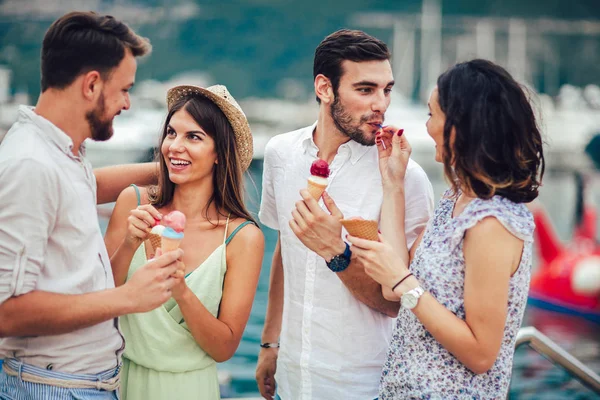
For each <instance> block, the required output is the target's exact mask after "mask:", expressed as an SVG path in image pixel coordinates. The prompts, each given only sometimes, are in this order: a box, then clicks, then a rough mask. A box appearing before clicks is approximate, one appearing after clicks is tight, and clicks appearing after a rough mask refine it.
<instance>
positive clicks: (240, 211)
mask: <svg viewBox="0 0 600 400" xmlns="http://www.w3.org/2000/svg"><path fill="white" fill-rule="evenodd" d="M179 110H185V111H187V112H188V113H189V114H190V115H191V116H192V118H193V119H194V121H196V123H197V124H198V125H200V126H201V127H202V129H203V130H204V131H205V132H206V133H207V134H208V135H209V136H210V137H211V138H212V139H213V140H214V142H215V151H216V153H217V160H218V163H216V164H215V165H214V166H213V174H212V178H213V188H214V191H213V194H212V195H211V197H210V198H209V200H208V202H207V203H206V206H205V212H206V214H205V216H206V219H207V220H208V221H210V219H209V215H208V209H209V207H210V205H211V204H212V203H215V206H216V208H217V212H218V215H223V216H227V214H229V213H231V215H232V216H234V217H238V218H244V219H247V220H250V221H252V222H254V223H255V224H256V221H255V220H254V218H252V216H251V215H250V212H249V211H248V210H247V209H246V205H245V203H244V177H243V171H242V169H241V167H240V162H239V158H238V153H237V150H236V145H237V143H236V141H235V134H234V133H233V128H232V127H231V124H230V123H229V121H228V120H227V118H226V117H225V115H224V114H223V112H222V111H221V109H220V108H219V107H218V106H217V105H216V104H215V103H213V102H212V101H211V100H209V99H207V98H206V97H203V96H199V95H195V96H189V97H185V98H182V99H180V100H178V101H177V102H176V103H174V104H173V106H172V107H171V109H170V110H169V112H168V114H167V119H166V121H165V124H164V126H163V130H162V135H161V138H160V143H159V146H158V152H157V154H156V158H157V161H158V163H159V165H160V167H159V172H158V185H157V186H151V187H150V188H149V189H148V199H149V200H150V203H151V204H152V205H154V206H156V207H165V206H167V205H169V204H171V202H172V201H173V195H174V193H175V186H176V184H174V183H173V182H171V180H170V179H169V171H168V169H167V163H166V160H165V158H164V156H163V154H162V151H160V148H161V145H162V143H163V141H164V140H165V137H166V135H167V127H168V125H169V122H170V121H171V117H173V114H175V113H176V112H177V111H179ZM223 211H224V212H226V213H227V214H222V212H223ZM211 223H212V222H211ZM217 224H218V221H217ZM215 225H216V224H215Z"/></svg>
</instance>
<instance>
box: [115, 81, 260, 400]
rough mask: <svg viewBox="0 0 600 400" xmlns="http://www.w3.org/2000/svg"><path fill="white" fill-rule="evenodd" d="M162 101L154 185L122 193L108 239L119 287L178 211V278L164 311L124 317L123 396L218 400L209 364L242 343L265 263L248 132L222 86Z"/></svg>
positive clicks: (188, 89) (175, 91) (190, 89)
mask: <svg viewBox="0 0 600 400" xmlns="http://www.w3.org/2000/svg"><path fill="white" fill-rule="evenodd" d="M167 104H168V114H167V119H166V122H165V126H164V128H163V132H162V136H161V143H160V147H159V152H158V161H159V173H158V185H157V186H154V187H149V188H138V187H135V186H134V187H130V188H128V189H126V190H125V191H123V193H121V195H120V196H119V198H118V200H117V203H116V205H115V210H114V212H113V215H112V218H111V220H110V222H109V225H108V229H107V232H106V237H105V241H106V246H107V248H108V252H109V254H110V255H111V263H112V268H113V273H114V277H115V283H116V285H117V286H119V285H122V284H123V283H124V282H125V281H126V280H127V279H128V278H129V277H130V276H131V275H132V274H133V273H134V272H135V271H136V270H137V269H138V268H139V267H140V266H142V265H143V264H144V262H145V261H146V260H147V259H150V258H153V257H154V256H155V253H154V250H153V248H152V246H151V244H150V241H149V240H148V237H149V234H150V230H151V227H152V226H153V225H154V224H155V220H160V219H161V218H162V216H163V215H166V214H167V213H169V212H170V211H173V210H178V211H180V212H183V214H185V216H186V217H187V218H186V219H187V222H186V224H185V235H184V238H183V240H182V242H181V245H180V247H181V248H182V249H183V250H184V256H183V263H184V264H185V279H184V280H183V281H182V282H181V284H179V285H177V286H175V287H173V289H172V295H173V297H172V298H171V299H170V300H169V301H167V303H165V304H164V306H162V307H159V308H158V309H156V310H154V311H152V312H148V313H144V314H132V315H129V316H128V317H126V318H122V319H121V327H122V329H123V333H124V336H125V339H126V342H127V346H126V348H125V352H124V355H123V360H124V363H123V374H122V395H123V398H124V399H128V400H135V399H144V400H148V399H198V398H202V399H218V398H220V395H219V383H218V380H217V369H216V362H222V361H225V360H228V359H229V358H231V357H232V356H233V354H234V352H235V350H236V349H237V347H238V345H239V343H240V339H241V337H242V333H243V331H244V328H245V326H246V323H247V321H248V317H249V315H250V310H251V308H252V301H253V299H254V293H255V292H256V286H257V284H258V277H259V273H260V267H261V263H262V257H263V249H264V238H263V235H262V233H261V231H260V229H259V228H258V227H257V226H256V223H255V222H254V220H253V219H252V217H251V216H250V213H249V212H248V210H247V209H246V206H245V205H244V189H243V172H244V171H245V170H246V169H247V168H248V166H249V165H250V161H251V160H252V134H251V133H250V127H249V125H248V121H247V120H246V117H245V116H244V113H243V112H242V110H241V109H240V107H239V105H238V104H237V103H236V101H235V100H234V99H233V97H231V95H230V94H229V93H228V92H227V89H226V88H225V87H224V86H218V85H217V86H212V87H209V88H206V89H205V88H200V87H195V86H178V87H175V88H172V89H170V90H169V92H168V94H167ZM159 251H160V249H157V250H156V252H159Z"/></svg>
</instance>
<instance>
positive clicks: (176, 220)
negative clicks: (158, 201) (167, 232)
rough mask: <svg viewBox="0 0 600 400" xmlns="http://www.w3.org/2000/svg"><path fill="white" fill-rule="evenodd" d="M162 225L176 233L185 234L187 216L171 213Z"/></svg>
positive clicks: (180, 213) (177, 212)
mask: <svg viewBox="0 0 600 400" xmlns="http://www.w3.org/2000/svg"><path fill="white" fill-rule="evenodd" d="M162 224H163V225H164V226H166V227H167V228H171V229H173V230H174V231H175V232H183V228H184V227H185V215H184V214H183V213H182V212H181V211H171V212H170V213H168V214H167V215H165V216H164V218H163V219H162Z"/></svg>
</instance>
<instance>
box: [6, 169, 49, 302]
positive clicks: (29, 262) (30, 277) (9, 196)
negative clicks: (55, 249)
mask: <svg viewBox="0 0 600 400" xmlns="http://www.w3.org/2000/svg"><path fill="white" fill-rule="evenodd" d="M55 177H56V175H55V174H54V173H53V172H52V171H50V170H49V169H48V167H47V166H46V165H44V164H43V163H41V162H38V161H36V160H33V159H24V160H18V161H15V160H10V161H4V162H3V163H2V164H0V304H1V303H3V302H5V301H6V300H7V299H9V298H10V297H13V296H19V295H22V294H25V293H28V292H30V291H32V290H34V289H35V287H36V283H37V280H38V276H39V275H40V272H41V270H42V268H43V265H44V257H45V254H46V249H47V246H48V238H49V236H50V232H51V231H52V228H53V226H54V221H55V219H56V209H57V204H58V197H57V196H58V195H59V193H58V190H57V185H58V182H57V180H56V179H55Z"/></svg>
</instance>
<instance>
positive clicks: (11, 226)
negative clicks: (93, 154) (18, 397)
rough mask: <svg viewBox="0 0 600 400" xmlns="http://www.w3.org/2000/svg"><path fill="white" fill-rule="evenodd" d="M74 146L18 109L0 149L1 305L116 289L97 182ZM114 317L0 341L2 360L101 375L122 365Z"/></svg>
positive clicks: (52, 127)
mask: <svg viewBox="0 0 600 400" xmlns="http://www.w3.org/2000/svg"><path fill="white" fill-rule="evenodd" d="M72 148H73V141H72V140H71V138H70V137H69V136H67V135H66V134H65V133H64V132H63V131H61V130H60V129H59V128H57V127H56V126H55V125H53V124H52V123H51V122H50V121H48V120H46V119H45V118H43V117H41V116H39V115H37V114H35V112H33V109H32V108H30V107H25V106H21V107H20V108H19V115H18V119H17V122H16V123H15V124H14V125H13V126H12V128H11V129H10V130H9V131H8V133H7V134H6V137H5V138H4V140H3V141H2V144H1V145H0V303H3V302H4V301H6V300H7V299H8V298H10V297H12V296H19V295H23V294H26V293H29V292H31V291H33V290H41V291H47V292H55V293H63V294H83V293H89V292H94V291H99V290H105V289H109V288H114V279H113V274H112V269H111V267H110V260H109V257H108V254H107V251H106V247H105V245H104V240H103V238H102V234H101V232H100V227H99V224H98V215H97V211H96V179H95V177H94V174H93V171H92V167H91V165H90V163H89V162H88V161H87V160H86V159H85V148H84V146H82V147H81V149H80V156H79V157H77V156H75V155H73V152H72ZM123 348H124V340H123V337H122V336H121V333H120V332H119V329H118V323H117V319H116V318H115V319H114V320H109V321H105V322H103V323H100V324H98V325H94V326H91V327H88V328H84V329H80V330H77V331H75V332H71V333H66V334H62V335H53V336H36V337H8V338H4V339H1V340H0V358H17V359H20V360H21V361H23V362H24V363H27V364H31V365H35V366H38V367H42V368H48V369H52V370H56V371H60V372H65V373H74V374H83V373H88V374H97V373H99V372H102V371H106V370H108V369H111V368H114V367H115V366H116V365H117V363H118V362H119V361H120V356H121V353H122V349H123Z"/></svg>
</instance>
